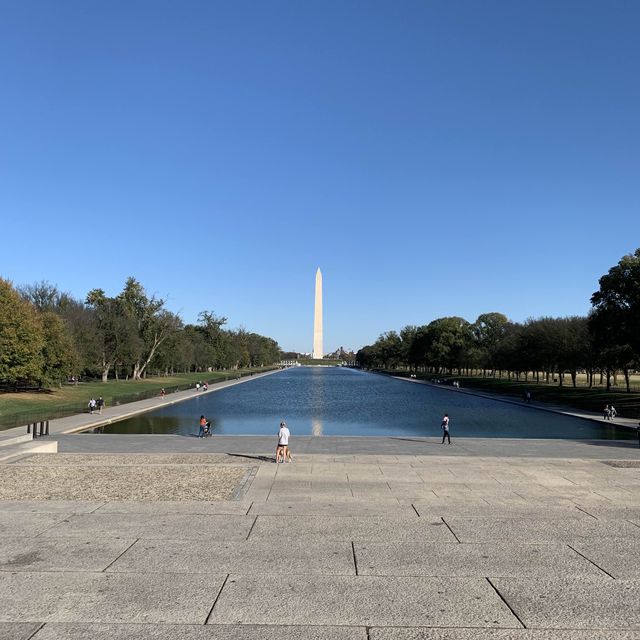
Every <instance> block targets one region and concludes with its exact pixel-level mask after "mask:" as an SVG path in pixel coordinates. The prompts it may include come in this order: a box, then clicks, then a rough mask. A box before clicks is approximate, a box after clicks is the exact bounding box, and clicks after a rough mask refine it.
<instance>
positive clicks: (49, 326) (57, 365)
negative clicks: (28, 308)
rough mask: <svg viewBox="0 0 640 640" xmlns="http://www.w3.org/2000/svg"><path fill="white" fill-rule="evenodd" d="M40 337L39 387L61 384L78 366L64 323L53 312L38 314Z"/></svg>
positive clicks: (75, 353)
mask: <svg viewBox="0 0 640 640" xmlns="http://www.w3.org/2000/svg"><path fill="white" fill-rule="evenodd" d="M40 321H41V325H42V336H43V338H44V344H43V348H42V360H43V366H42V373H41V377H40V381H41V386H42V385H44V384H61V383H62V382H64V381H65V380H67V378H68V377H69V376H70V375H71V374H72V373H74V371H75V370H76V367H77V364H78V354H77V352H76V350H75V346H74V344H73V340H72V339H71V336H70V335H69V333H68V331H67V328H66V326H65V323H64V321H63V320H62V319H61V318H60V317H59V316H58V315H57V314H56V313H54V312H53V311H45V312H44V313H42V314H40Z"/></svg>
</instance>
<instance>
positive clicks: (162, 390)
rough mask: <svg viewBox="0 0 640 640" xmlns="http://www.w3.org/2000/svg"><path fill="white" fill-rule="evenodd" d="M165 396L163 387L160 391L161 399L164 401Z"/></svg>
mask: <svg viewBox="0 0 640 640" xmlns="http://www.w3.org/2000/svg"><path fill="white" fill-rule="evenodd" d="M164 395H165V392H164V387H162V389H160V398H161V399H163V400H164Z"/></svg>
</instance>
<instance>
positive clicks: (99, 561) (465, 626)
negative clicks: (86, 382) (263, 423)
mask: <svg viewBox="0 0 640 640" xmlns="http://www.w3.org/2000/svg"><path fill="white" fill-rule="evenodd" d="M57 443H58V453H51V454H38V453H35V454H30V453H27V454H23V455H21V456H16V457H15V458H11V459H8V460H5V461H4V462H3V463H2V464H0V484H1V486H2V490H3V491H4V492H5V494H6V495H12V494H11V492H14V494H15V493H20V492H22V495H23V496H29V495H37V496H38V499H25V498H24V497H23V498H22V499H3V500H0V538H1V540H2V545H1V547H0V602H1V603H2V606H1V607H0V639H2V640H8V639H12V640H13V639H15V640H27V639H30V638H34V639H35V640H54V639H55V640H62V639H65V640H80V639H81V638H82V639H85V638H95V639H97V640H102V639H104V640H106V639H110V640H111V639H116V640H120V639H124V638H139V639H142V640H151V639H153V640H183V639H184V640H211V639H218V638H220V639H221V638H231V639H232V640H233V639H238V640H246V639H251V640H254V639H255V640H258V639H266V640H269V639H271V638H274V639H275V638H278V639H282V638H285V639H293V638H302V639H318V640H320V639H323V640H329V639H331V640H334V639H340V640H342V639H345V640H346V639H351V638H354V639H361V640H366V639H367V638H369V639H372V640H418V639H422V640H462V639H472V638H479V639H480V640H483V639H495V640H498V639H499V640H502V639H507V638H515V639H522V640H525V639H526V640H555V639H558V640H559V639H561V638H562V639H565V638H566V639H569V640H573V639H587V638H600V639H605V638H606V639H612V640H617V639H620V640H622V639H625V640H630V639H638V640H640V608H639V607H638V604H639V603H640V450H639V449H637V448H635V447H633V446H632V443H621V442H620V443H616V442H604V441H593V442H568V441H549V440H547V441H543V440H482V439H459V440H457V441H454V444H453V445H451V446H448V445H444V446H443V445H441V444H440V443H439V442H437V441H435V440H432V439H431V440H430V439H420V438H344V437H343V438H340V437H335V438H330V437H325V438H312V437H308V438H296V439H294V441H293V453H294V462H293V463H291V464H285V465H276V464H274V462H273V454H274V452H273V444H274V442H273V439H272V438H264V437H252V436H237V437H231V436H228V437H224V436H222V437H213V438H209V439H205V440H199V439H197V438H186V437H179V436H117V435H100V434H92V435H67V436H60V437H58V438H57ZM83 476H86V477H87V478H90V486H87V487H86V495H85V496H83V495H82V493H81V491H80V492H79V491H78V487H79V486H80V489H81V488H82V487H81V485H79V484H78V478H82V477H83ZM118 478H119V479H118ZM190 481H192V482H193V483H195V489H196V490H194V487H191V488H190V489H189V490H188V491H187V490H186V489H185V487H186V486H188V485H189V482H190ZM140 483H151V484H153V491H152V495H151V496H150V497H149V498H147V499H141V498H140V495H141V488H140V486H139V484H140ZM176 486H177V487H181V488H180V489H176ZM100 487H103V488H102V489H100ZM100 491H103V494H102V495H104V496H106V497H105V498H104V499H99V496H100V495H101V493H100ZM176 491H187V493H186V494H185V493H178V494H177V493H176ZM176 496H179V498H178V499H176ZM14 497H15V496H14Z"/></svg>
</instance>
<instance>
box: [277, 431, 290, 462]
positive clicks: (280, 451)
mask: <svg viewBox="0 0 640 640" xmlns="http://www.w3.org/2000/svg"><path fill="white" fill-rule="evenodd" d="M290 435H291V433H290V432H289V429H288V428H287V423H286V422H285V421H284V420H282V422H280V429H279V430H278V446H277V447H276V464H278V463H279V462H281V461H282V462H285V461H286V459H287V452H288V450H289V436H290ZM281 458H282V459H281Z"/></svg>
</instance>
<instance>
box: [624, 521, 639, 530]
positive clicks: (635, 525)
mask: <svg viewBox="0 0 640 640" xmlns="http://www.w3.org/2000/svg"><path fill="white" fill-rule="evenodd" d="M626 521H627V522H628V523H630V524H632V525H633V526H634V527H638V529H640V524H638V523H637V522H634V521H633V520H629V519H626Z"/></svg>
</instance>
